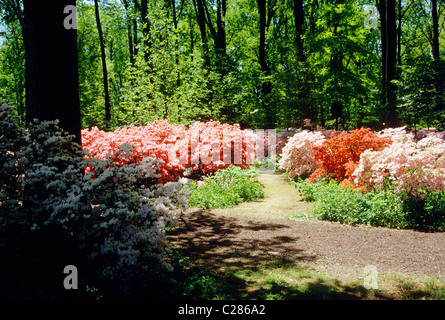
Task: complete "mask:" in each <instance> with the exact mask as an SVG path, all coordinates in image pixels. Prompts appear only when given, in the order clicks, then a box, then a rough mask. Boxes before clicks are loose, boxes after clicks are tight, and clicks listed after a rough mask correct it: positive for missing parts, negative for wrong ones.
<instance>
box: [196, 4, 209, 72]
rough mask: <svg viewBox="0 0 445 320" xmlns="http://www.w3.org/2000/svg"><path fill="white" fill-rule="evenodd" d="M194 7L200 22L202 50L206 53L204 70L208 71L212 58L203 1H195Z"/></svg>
mask: <svg viewBox="0 0 445 320" xmlns="http://www.w3.org/2000/svg"><path fill="white" fill-rule="evenodd" d="M193 6H194V8H195V13H196V20H197V22H198V26H199V31H200V33H201V42H202V49H203V51H204V52H203V55H204V68H206V69H207V68H209V67H210V56H209V45H208V40H207V31H206V13H205V9H204V3H203V0H193Z"/></svg>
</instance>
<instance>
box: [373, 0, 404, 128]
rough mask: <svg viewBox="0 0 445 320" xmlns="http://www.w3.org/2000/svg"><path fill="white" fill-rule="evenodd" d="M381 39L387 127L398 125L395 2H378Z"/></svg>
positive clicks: (393, 0)
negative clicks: (393, 81) (394, 82)
mask: <svg viewBox="0 0 445 320" xmlns="http://www.w3.org/2000/svg"><path fill="white" fill-rule="evenodd" d="M378 8H379V11H380V20H381V39H382V102H383V105H385V106H386V116H385V122H386V125H387V126H389V127H396V126H399V125H400V120H399V118H398V115H397V109H396V106H397V105H396V104H397V97H396V88H395V85H394V84H393V83H392V82H391V81H392V80H394V79H395V75H396V63H397V28H396V3H395V0H380V2H379V5H378Z"/></svg>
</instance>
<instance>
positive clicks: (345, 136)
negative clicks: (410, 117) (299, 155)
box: [309, 128, 392, 182]
mask: <svg viewBox="0 0 445 320" xmlns="http://www.w3.org/2000/svg"><path fill="white" fill-rule="evenodd" d="M391 142H392V140H391V139H389V138H386V137H380V136H378V135H377V134H376V133H373V132H370V129H365V128H361V129H356V130H353V131H351V132H350V133H346V132H342V133H340V134H338V135H336V132H335V131H333V132H332V133H331V138H330V139H328V140H325V141H324V142H323V143H322V144H321V145H314V146H312V149H313V151H314V159H315V161H316V162H317V165H318V168H317V169H316V170H315V171H314V172H313V173H312V175H311V176H310V177H309V182H313V181H316V180H317V179H320V178H324V177H327V178H331V179H334V180H337V181H344V180H349V179H351V175H352V173H353V172H354V170H355V168H356V167H357V166H358V163H359V161H360V155H361V154H362V153H363V152H364V151H365V150H369V149H372V150H376V151H379V150H382V149H384V148H385V147H387V146H388V145H390V144H391Z"/></svg>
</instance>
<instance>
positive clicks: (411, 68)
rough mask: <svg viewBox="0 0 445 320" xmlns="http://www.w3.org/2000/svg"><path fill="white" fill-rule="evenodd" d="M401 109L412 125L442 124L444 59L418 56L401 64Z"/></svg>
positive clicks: (444, 80)
mask: <svg viewBox="0 0 445 320" xmlns="http://www.w3.org/2000/svg"><path fill="white" fill-rule="evenodd" d="M402 70H403V73H402V77H401V79H400V80H399V81H397V84H398V86H399V95H400V100H401V101H400V104H399V108H400V113H401V115H402V117H404V119H405V120H406V121H407V123H409V124H410V125H412V126H419V125H423V126H425V125H427V126H438V127H442V128H444V127H445V124H444V123H445V109H444V106H445V61H434V60H431V59H428V58H427V59H420V60H419V61H417V62H416V64H414V63H413V64H412V65H407V66H404V67H402Z"/></svg>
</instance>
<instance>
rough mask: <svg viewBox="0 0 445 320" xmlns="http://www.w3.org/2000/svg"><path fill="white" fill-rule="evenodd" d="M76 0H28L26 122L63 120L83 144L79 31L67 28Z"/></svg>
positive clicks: (25, 0)
mask: <svg viewBox="0 0 445 320" xmlns="http://www.w3.org/2000/svg"><path fill="white" fill-rule="evenodd" d="M68 5H72V6H75V5H76V1H74V0H40V1H35V0H24V12H25V28H24V29H25V30H24V36H25V37H24V44H25V83H26V85H25V91H26V120H27V121H28V122H29V121H32V119H33V118H38V119H39V120H55V119H59V120H60V127H61V128H63V129H64V130H66V131H68V132H69V133H70V134H73V135H75V141H76V142H78V143H81V134H80V130H81V124H80V102H79V77H78V60H77V57H78V56H77V30H76V29H75V28H72V29H65V27H64V20H65V18H66V17H67V14H65V13H64V9H65V7H66V6H68Z"/></svg>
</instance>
